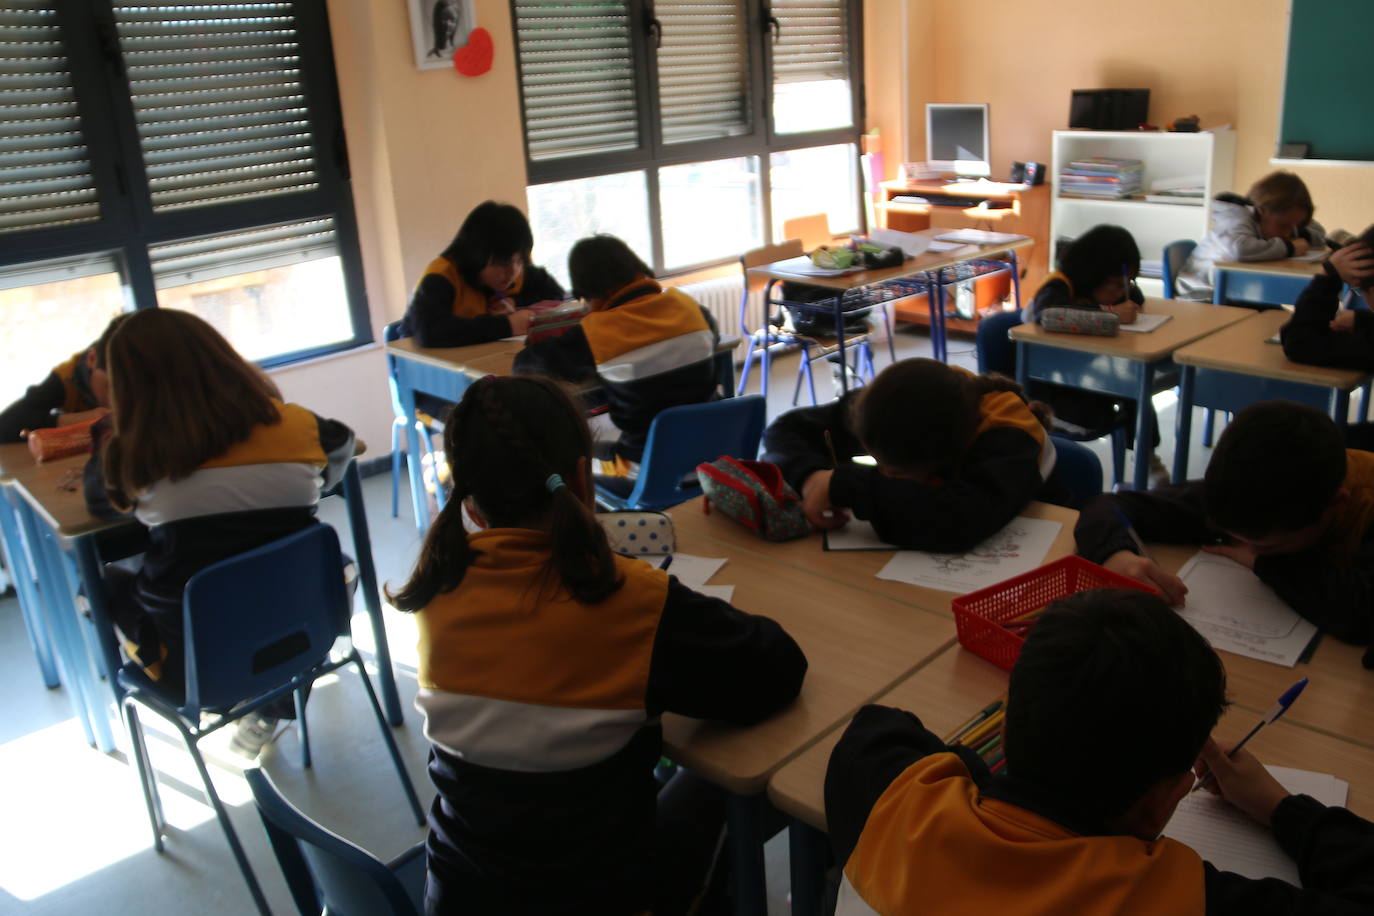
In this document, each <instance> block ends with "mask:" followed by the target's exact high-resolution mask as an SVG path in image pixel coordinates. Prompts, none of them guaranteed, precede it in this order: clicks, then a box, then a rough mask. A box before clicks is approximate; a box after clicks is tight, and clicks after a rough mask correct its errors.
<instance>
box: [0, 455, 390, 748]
mask: <svg viewBox="0 0 1374 916" xmlns="http://www.w3.org/2000/svg"><path fill="white" fill-rule="evenodd" d="M358 445H359V451H358V452H357V454H362V452H363V450H365V448H366V447H365V446H364V445H363V444H362V443H361V442H360V443H359V444H358ZM86 461H87V458H86V456H76V457H72V458H65V459H62V460H59V461H51V462H45V463H43V464H34V465H31V466H30V467H28V468H23V469H18V470H16V472H15V473H14V476H13V486H14V488H15V490H16V491H17V493H18V495H19V496H20V497H22V499H23V501H24V502H25V504H26V506H25V508H26V511H25V512H23V513H22V515H21V519H22V521H23V522H24V524H25V531H24V533H25V537H26V538H27V540H28V542H29V543H30V544H36V545H38V551H37V556H36V558H35V563H36V564H37V566H38V569H37V572H38V579H39V582H40V586H41V590H42V594H43V597H44V603H45V605H46V606H47V609H48V620H49V623H50V626H51V627H52V632H53V634H54V642H55V643H57V645H58V651H59V658H60V659H62V660H65V664H64V665H63V676H64V683H66V685H67V688H68V689H69V690H70V691H72V694H73V696H72V702H73V706H74V707H75V708H76V710H77V713H78V718H79V719H81V720H82V722H83V726H86V730H87V739H88V740H89V741H91V743H93V744H95V746H96V747H97V748H99V749H100V750H102V751H110V750H113V749H114V740H113V735H112V734H111V733H110V727H109V722H110V716H109V705H108V704H109V701H110V700H111V699H113V700H115V702H116V703H117V702H118V700H119V691H118V682H117V680H116V678H115V673H116V672H117V671H118V669H119V667H120V666H121V665H122V660H121V659H120V657H119V649H118V646H117V645H116V641H115V638H114V635H113V634H114V630H113V627H112V624H111V622H110V615H109V608H108V606H107V604H106V600H105V599H106V595H105V589H104V579H103V576H102V573H101V568H102V560H101V550H100V543H99V541H100V540H101V539H102V538H108V537H111V536H113V535H114V534H115V533H116V532H118V531H120V530H121V529H134V528H136V524H137V523H136V522H135V521H134V520H133V519H131V518H116V519H100V518H96V517H95V516H93V515H91V514H90V512H89V511H87V509H86V502H85V496H84V494H83V493H82V490H81V486H80V474H81V469H82V468H83V467H84V466H85V463H86ZM73 484H74V488H72V487H73ZM338 489H339V491H340V492H341V493H342V495H343V497H344V500H345V503H346V507H347V511H348V519H349V526H350V528H351V529H352V532H353V559H354V562H356V563H357V565H358V579H359V586H360V588H361V590H362V593H363V602H364V605H365V607H366V609H367V613H368V616H369V618H370V620H371V625H372V635H373V640H374V642H375V648H374V654H375V656H376V662H377V670H378V681H379V685H380V688H381V693H382V703H383V707H384V709H385V710H386V714H387V719H388V721H389V722H390V723H391V724H392V725H400V724H401V722H402V721H403V716H402V712H401V703H400V697H399V695H398V693H397V690H396V681H395V676H394V674H393V672H392V667H391V651H390V647H389V645H388V644H387V639H386V627H385V621H384V619H383V616H382V605H381V598H380V594H379V592H378V589H377V571H376V568H375V566H374V565H373V562H372V547H371V540H370V538H369V536H368V528H367V516H366V510H365V505H364V503H363V498H362V481H361V478H360V477H359V474H358V468H357V461H356V456H355V460H354V461H351V462H349V465H348V469H347V470H346V471H345V473H344V478H343V481H342V482H341V484H340V486H339V488H338ZM78 595H80V596H81V598H80V600H79V601H78ZM79 603H80V604H84V605H86V606H88V607H89V608H90V612H91V619H92V621H94V626H90V625H86V624H83V623H82V622H81V621H83V620H84V619H85V617H84V615H81V614H80V613H79V612H78V604H79ZM100 676H104V678H105V679H106V683H105V685H103V686H102V685H101V684H100V683H99V680H100Z"/></svg>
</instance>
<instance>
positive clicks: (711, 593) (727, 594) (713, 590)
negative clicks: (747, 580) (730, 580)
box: [697, 585, 735, 601]
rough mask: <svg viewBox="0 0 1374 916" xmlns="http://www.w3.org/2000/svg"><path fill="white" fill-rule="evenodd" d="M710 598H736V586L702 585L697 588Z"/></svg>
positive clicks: (724, 599)
mask: <svg viewBox="0 0 1374 916" xmlns="http://www.w3.org/2000/svg"><path fill="white" fill-rule="evenodd" d="M697 591H699V592H701V593H702V594H703V595H706V596H707V597H709V598H719V599H720V600H721V601H734V600H735V587H734V586H733V585H702V586H699V587H698V588H697Z"/></svg>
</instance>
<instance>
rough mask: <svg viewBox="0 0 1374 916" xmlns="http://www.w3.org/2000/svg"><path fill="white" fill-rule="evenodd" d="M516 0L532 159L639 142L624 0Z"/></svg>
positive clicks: (582, 153) (634, 145)
mask: <svg viewBox="0 0 1374 916" xmlns="http://www.w3.org/2000/svg"><path fill="white" fill-rule="evenodd" d="M514 6H515V41H516V53H517V54H518V56H519V59H520V86H521V90H522V92H523V96H524V115H525V140H526V144H527V145H528V148H529V157H530V159H531V160H532V161H535V162H539V161H543V160H549V159H559V158H563V157H567V156H585V155H590V154H594V153H608V152H616V151H623V150H633V149H637V148H638V147H639V145H640V139H639V126H638V120H637V112H636V105H635V79H634V60H633V56H632V53H631V50H630V16H629V12H628V8H627V5H626V0H514Z"/></svg>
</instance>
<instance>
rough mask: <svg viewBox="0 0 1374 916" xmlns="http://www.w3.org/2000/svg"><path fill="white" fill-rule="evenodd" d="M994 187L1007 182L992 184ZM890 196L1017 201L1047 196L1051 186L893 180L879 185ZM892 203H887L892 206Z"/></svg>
mask: <svg viewBox="0 0 1374 916" xmlns="http://www.w3.org/2000/svg"><path fill="white" fill-rule="evenodd" d="M991 184H994V185H1000V184H1005V182H991ZM879 186H880V187H881V188H882V189H883V190H884V191H886V192H887V193H888V194H910V195H912V196H914V197H925V196H927V195H933V196H936V197H982V198H986V199H987V200H1015V199H1016V198H1017V197H1020V196H1022V195H1024V194H1047V193H1049V185H1035V186H1033V187H1029V188H1027V187H1019V186H1018V187H1010V188H1004V187H999V188H989V187H987V185H986V184H981V183H979V182H976V181H949V182H945V181H902V180H901V179H897V178H894V179H891V180H889V181H884V182H881V184H880V185H879ZM891 203H892V201H890V200H889V201H887V202H886V204H887V205H891Z"/></svg>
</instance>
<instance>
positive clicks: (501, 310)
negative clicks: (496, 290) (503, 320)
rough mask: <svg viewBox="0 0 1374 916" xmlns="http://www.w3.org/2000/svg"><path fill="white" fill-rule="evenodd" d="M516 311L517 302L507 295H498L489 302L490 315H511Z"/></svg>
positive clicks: (488, 312)
mask: <svg viewBox="0 0 1374 916" xmlns="http://www.w3.org/2000/svg"><path fill="white" fill-rule="evenodd" d="M514 312H515V303H514V302H512V301H510V300H509V299H507V298H506V297H505V296H497V297H496V298H495V299H492V300H491V301H490V302H488V303H487V314H488V315H510V314H513V313H514Z"/></svg>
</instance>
